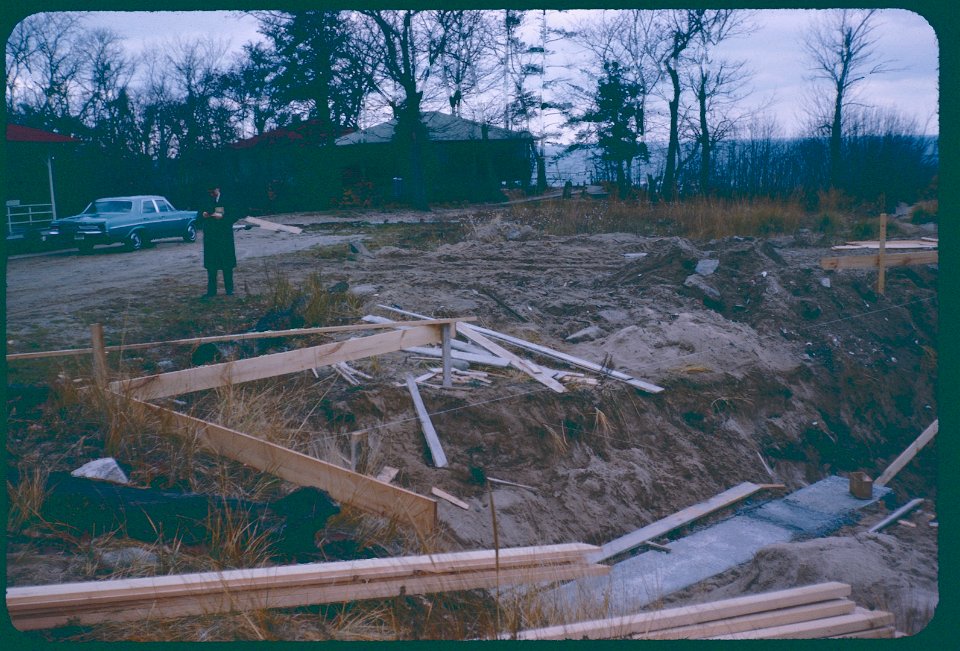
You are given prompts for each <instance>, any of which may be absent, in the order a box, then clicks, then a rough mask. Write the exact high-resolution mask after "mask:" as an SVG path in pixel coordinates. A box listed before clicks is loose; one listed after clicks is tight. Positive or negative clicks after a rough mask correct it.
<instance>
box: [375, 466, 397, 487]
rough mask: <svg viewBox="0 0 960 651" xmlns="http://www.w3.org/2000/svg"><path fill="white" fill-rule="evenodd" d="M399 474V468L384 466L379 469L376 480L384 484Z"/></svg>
mask: <svg viewBox="0 0 960 651" xmlns="http://www.w3.org/2000/svg"><path fill="white" fill-rule="evenodd" d="M399 474H400V469H399V468H394V467H393V466H384V467H383V468H381V469H380V473H379V474H378V475H377V477H376V479H377V481H382V482H383V483H385V484H389V483H390V482H392V481H393V480H394V479H396V478H397V475H399Z"/></svg>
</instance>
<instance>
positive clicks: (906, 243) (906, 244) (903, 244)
mask: <svg viewBox="0 0 960 651" xmlns="http://www.w3.org/2000/svg"><path fill="white" fill-rule="evenodd" d="M938 246H939V244H938V243H937V242H930V241H927V240H887V241H886V242H885V248H887V249H935V248H937V247H938ZM830 248H831V249H833V250H835V251H854V250H861V251H862V250H868V249H873V250H878V249H879V248H880V241H879V240H857V241H853V242H847V243H846V244H840V245H837V246H831V247H830Z"/></svg>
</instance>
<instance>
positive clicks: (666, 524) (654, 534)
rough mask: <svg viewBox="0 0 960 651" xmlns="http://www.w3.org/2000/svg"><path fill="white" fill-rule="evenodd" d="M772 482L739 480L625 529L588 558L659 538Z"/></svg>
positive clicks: (620, 551)
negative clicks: (703, 498)
mask: <svg viewBox="0 0 960 651" xmlns="http://www.w3.org/2000/svg"><path fill="white" fill-rule="evenodd" d="M775 486H779V485H778V484H774V485H771V484H754V483H751V482H743V483H742V484H738V485H737V486H734V487H733V488H730V489H728V490H725V491H723V492H722V493H719V494H717V495H714V496H713V497H711V498H710V499H708V500H707V501H706V502H701V503H699V504H694V505H693V506H689V507H687V508H685V509H683V510H682V511H677V512H676V513H674V514H673V515H669V516H667V517H665V518H663V519H662V520H657V521H656V522H653V523H651V524H648V525H647V526H645V527H642V528H640V529H637V530H636V531H633V532H631V533H628V534H627V535H625V536H621V537H620V538H617V539H616V540H612V541H610V542H608V543H607V544H605V545H603V546H602V547H601V548H600V552H599V553H597V554H596V555H595V556H593V557H591V559H590V560H592V561H594V562H599V561H604V560H606V559H608V558H613V557H614V556H617V555H619V554H623V553H625V552H628V551H630V550H631V549H634V548H636V547H639V546H640V545H642V544H644V543H645V542H647V541H648V540H653V539H654V538H658V537H660V536H662V535H664V534H667V533H669V532H670V531H673V530H674V529H677V528H679V527H682V526H684V525H686V524H689V523H691V522H693V521H694V520H698V519H700V518H702V517H703V516H705V515H708V514H710V513H713V512H714V511H718V510H720V509H722V508H724V507H727V506H730V505H731V504H735V503H736V502H739V501H741V500H744V499H746V498H748V497H750V496H751V495H753V494H754V493H757V492H759V491H761V490H763V489H764V488H772V487H775Z"/></svg>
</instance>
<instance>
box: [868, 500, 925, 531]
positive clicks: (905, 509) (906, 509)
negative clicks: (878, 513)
mask: <svg viewBox="0 0 960 651" xmlns="http://www.w3.org/2000/svg"><path fill="white" fill-rule="evenodd" d="M921 504H923V499H922V498H917V499H914V500H910V501H909V502H907V503H906V504H904V505H903V506H901V507H900V508H899V509H897V510H896V511H894V512H893V513H891V514H890V515H888V516H887V517H886V518H884V519H883V520H881V521H880V522H878V523H877V524H875V525H873V526H872V527H870V529H869V530H868V531H869V532H870V533H877V532H878V531H882V530H883V529H885V528H887V527H889V526H890V525H891V524H893V523H894V522H896V521H897V520H899V519H900V518H902V517H903V516H905V515H906V514H907V513H910V511H912V510H914V509H915V508H917V507H918V506H920V505H921Z"/></svg>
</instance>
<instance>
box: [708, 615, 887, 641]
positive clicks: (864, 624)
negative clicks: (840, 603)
mask: <svg viewBox="0 0 960 651" xmlns="http://www.w3.org/2000/svg"><path fill="white" fill-rule="evenodd" d="M891 624H893V615H892V614H890V613H888V612H885V611H882V610H876V611H870V610H865V609H863V608H856V609H855V610H854V611H853V612H852V613H850V614H849V615H838V616H837V617H827V618H825V619H816V620H813V621H810V622H799V623H797V624H785V625H783V626H774V627H771V628H759V629H755V630H752V631H744V632H742V633H733V634H731V635H717V636H714V637H711V638H709V639H711V640H787V639H806V638H819V637H834V636H837V635H845V634H847V633H857V632H860V631H868V630H870V629H873V628H884V627H887V626H890V625H891Z"/></svg>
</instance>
